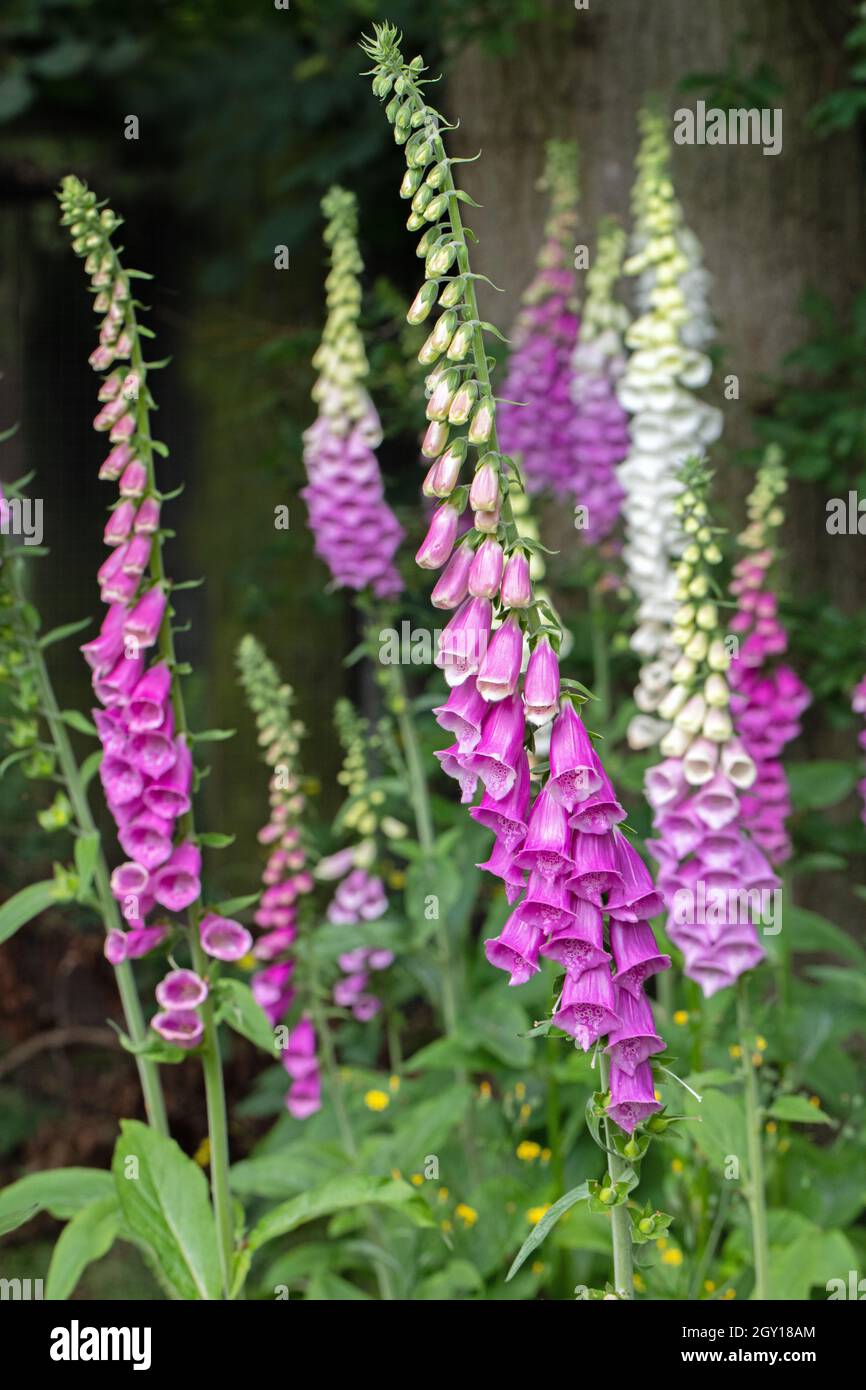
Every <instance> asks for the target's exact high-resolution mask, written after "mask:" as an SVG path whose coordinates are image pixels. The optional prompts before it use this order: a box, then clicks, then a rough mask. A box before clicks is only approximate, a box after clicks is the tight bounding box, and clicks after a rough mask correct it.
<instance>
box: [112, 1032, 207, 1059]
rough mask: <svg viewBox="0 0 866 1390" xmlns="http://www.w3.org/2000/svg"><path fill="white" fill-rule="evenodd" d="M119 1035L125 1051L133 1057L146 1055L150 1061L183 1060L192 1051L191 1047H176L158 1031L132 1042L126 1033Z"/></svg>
mask: <svg viewBox="0 0 866 1390" xmlns="http://www.w3.org/2000/svg"><path fill="white" fill-rule="evenodd" d="M119 1036H120V1046H121V1047H122V1048H123V1050H124V1051H125V1052H131V1053H132V1055H133V1056H134V1057H146V1058H147V1059H148V1061H151V1062H163V1063H166V1062H169V1063H173V1064H174V1063H177V1062H183V1061H185V1060H186V1058H187V1057H188V1056H189V1055H190V1052H191V1051H194V1049H192V1048H187V1047H178V1045H177V1043H170V1042H166V1041H165V1039H164V1038H161V1037H160V1036H159V1034H158V1033H152V1032H151V1033H148V1035H147V1037H146V1038H144V1039H143V1040H142V1041H141V1042H133V1040H132V1038H130V1037H129V1036H128V1035H127V1034H126V1033H121V1034H120V1035H119Z"/></svg>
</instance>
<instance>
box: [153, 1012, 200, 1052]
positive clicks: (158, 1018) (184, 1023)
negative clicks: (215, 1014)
mask: <svg viewBox="0 0 866 1390" xmlns="http://www.w3.org/2000/svg"><path fill="white" fill-rule="evenodd" d="M150 1026H151V1028H152V1029H153V1030H154V1032H155V1033H159V1036H160V1037H161V1038H164V1039H165V1041H166V1042H168V1043H174V1045H175V1047H198V1045H199V1043H200V1042H201V1040H202V1038H203V1037H204V1023H203V1021H202V1019H200V1018H199V1016H198V1014H197V1013H196V1012H195V1010H194V1009H171V1010H169V1011H166V1012H165V1013H159V1014H154V1016H153V1018H152V1019H151V1020H150Z"/></svg>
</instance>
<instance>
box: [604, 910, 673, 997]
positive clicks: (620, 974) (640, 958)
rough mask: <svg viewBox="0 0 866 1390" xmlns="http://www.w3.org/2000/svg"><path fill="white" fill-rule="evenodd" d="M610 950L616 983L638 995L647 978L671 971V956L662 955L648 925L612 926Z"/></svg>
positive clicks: (617, 924)
mask: <svg viewBox="0 0 866 1390" xmlns="http://www.w3.org/2000/svg"><path fill="white" fill-rule="evenodd" d="M610 949H611V950H612V952H613V959H614V963H615V965H616V976H615V978H616V983H617V985H618V986H619V988H620V989H625V990H628V992H629V994H637V993H638V992H639V991H640V990H641V989H642V988H643V984H644V981H645V980H648V979H649V977H650V975H657V974H658V972H659V971H660V970H670V966H671V958H670V956H665V955H662V953H661V951H660V950H659V948H658V946H657V945H656V939H655V937H654V936H653V929H652V927H651V926H650V925H649V923H648V922H635V923H631V922H616V921H614V922H611V924H610Z"/></svg>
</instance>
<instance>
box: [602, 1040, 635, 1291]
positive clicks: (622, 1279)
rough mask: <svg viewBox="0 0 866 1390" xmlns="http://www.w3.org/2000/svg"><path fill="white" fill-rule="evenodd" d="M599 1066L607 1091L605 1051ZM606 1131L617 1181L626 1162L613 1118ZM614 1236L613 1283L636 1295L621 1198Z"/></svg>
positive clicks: (612, 1216) (625, 1209) (628, 1227)
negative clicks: (613, 1132) (613, 1131)
mask: <svg viewBox="0 0 866 1390" xmlns="http://www.w3.org/2000/svg"><path fill="white" fill-rule="evenodd" d="M599 1067H600V1072H601V1089H602V1090H603V1091H606V1090H607V1089H608V1086H609V1083H610V1061H609V1059H608V1058H607V1057H606V1056H605V1055H604V1053H603V1052H602V1053H601V1054H600V1056H599ZM604 1135H605V1141H606V1143H607V1147H608V1149H609V1150H611V1152H610V1153H608V1154H606V1155H605V1157H606V1159H607V1166H608V1169H609V1171H610V1176H611V1178H612V1179H613V1181H614V1183H616V1182H618V1181H619V1179H620V1178H621V1177H622V1175H623V1173H624V1172H625V1170H626V1167H627V1164H626V1163H625V1161H624V1160H623V1159H621V1158H620V1156H619V1154H617V1153H614V1152H613V1136H612V1135H611V1122H610V1120H608V1119H605V1121H604ZM610 1226H611V1238H612V1241H613V1284H614V1288H615V1289H616V1291H617V1294H618V1295H619V1297H620V1298H629V1299H631V1298H634V1258H633V1253H632V1240H631V1219H630V1217H629V1214H628V1206H627V1204H626V1203H625V1202H621V1203H620V1204H619V1206H616V1207H613V1208H612V1210H611V1213H610Z"/></svg>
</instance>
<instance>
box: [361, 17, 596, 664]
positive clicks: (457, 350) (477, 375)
mask: <svg viewBox="0 0 866 1390" xmlns="http://www.w3.org/2000/svg"><path fill="white" fill-rule="evenodd" d="M361 47H362V49H363V51H364V52H365V53H366V54H367V56H368V57H369V58H371V59H372V61H373V67H372V69H371V71H370V73H369V75H370V76H371V77H372V79H373V92H374V94H375V95H376V96H378V97H379V99H380V100H381V101H382V102H383V103H384V109H385V115H386V117H387V119H388V121H389V123H390V125H391V127H392V130H393V135H394V140H395V142H396V144H397V145H399V146H401V147H402V149H403V153H404V157H405V161H406V172H405V174H404V176H403V181H402V183H401V186H400V194H401V197H402V198H404V199H405V200H406V201H408V202H409V205H410V206H409V216H408V220H407V224H406V225H407V227H408V229H409V230H410V231H413V232H421V237H420V240H419V241H418V245H417V255H418V257H419V258H420V259H422V260H423V261H424V283H423V284H422V285H421V287H420V289H419V290H418V293H417V294H416V296H415V298H414V300H413V302H412V305H411V307H410V309H409V312H408V315H407V318H408V319H409V322H410V323H414V324H418V323H422V322H425V321H427V320H428V319H429V318H430V316H431V315H432V314H433V311H434V309H435V308H437V307H438V309H439V310H440V313H439V316H438V318H437V319H436V321H435V322H434V323H433V325H432V327H431V330H430V332H429V334H428V336H427V338H426V340H425V342H424V344H423V345H422V347H421V350H420V352H419V353H418V360H419V361H420V362H421V364H422V365H423V366H425V367H427V368H429V369H430V371H429V373H428V376H427V378H426V383H425V386H426V395H427V402H428V404H427V419H428V422H429V424H428V428H427V431H426V434H425V436H424V440H423V442H422V445H421V452H422V454H423V455H424V457H425V458H428V459H431V460H436V461H437V465H441V468H440V470H439V471H440V472H441V473H442V474H443V475H444V476H445V477H447V479H448V485H450V491H449V492H447V494H445V495H443V490H436V489H435V488H434V490H433V491H432V492H431V493H430V495H433V496H436V497H438V498H440V499H441V500H442V501H447V502H449V503H450V504H451V505H452V506H454V507H455V508H456V509H457V510H458V511H462V510H463V509H464V508H465V506H466V504H467V502H468V504H469V506H470V507H472V509H473V512H474V532H471V533H470V539H471V540H473V541H474V540H477V539H481V538H482V537H483V536H485V535H486V536H495V537H496V538H497V539H498V540H499V541H500V543H501V544H502V545H503V548H504V550H505V552H506V554H508V553H509V552H510V551H511V550H512V549H514V547H515V545H516V544H517V543H518V531H517V526H516V524H515V520H514V514H513V509H512V497H513V496H515V495H516V494H517V493H519V492H520V491H522V482H521V479H520V475H519V470H518V469H517V468H516V467H515V465H514V464H513V462H512V461H511V460H510V459H508V458H506V457H505V455H503V454H502V453H501V451H500V448H499V443H498V438H497V431H496V401H495V398H494V395H493V389H492V386H491V381H490V369H491V360H490V358H489V357H488V356H487V352H486V348H485V343H484V335H485V333H487V332H494V333H496V329H494V328H493V326H492V325H491V324H488V323H485V322H483V321H482V320H481V319H480V318H479V314H478V305H477V299H476V293H475V281H476V279H477V278H478V277H477V276H476V275H474V274H473V272H472V270H471V268H470V260H469V247H468V239H467V238H468V233H467V231H466V229H465V228H464V227H463V223H462V218H461V204H462V203H471V201H472V200H471V199H470V198H469V197H468V195H467V194H466V193H464V192H463V191H462V190H461V189H459V188H457V186H456V184H455V181H454V169H455V166H456V165H457V164H458V163H462V162H464V161H462V160H458V159H452V158H449V156H448V154H447V151H446V148H445V145H444V142H443V138H442V137H443V132H444V131H447V130H449V129H453V127H452V126H450V125H449V124H448V123H447V122H446V121H445V119H444V118H443V117H442V115H441V114H440V113H439V112H438V111H437V110H436V109H435V108H434V107H432V106H430V105H428V103H427V101H426V100H425V97H424V88H425V87H426V85H427V83H428V79H426V78H425V77H424V73H425V71H426V68H425V66H424V63H423V60H422V59H421V58H420V57H416V58H413V59H412V61H411V62H409V63H407V62H405V61H404V59H403V57H402V54H401V52H400V35H399V34H398V32H397V30H396V29H395V28H394V27H393V26H391V25H388V24H383V25H376V26H375V32H374V35H373V37H372V38H369V39H364V41H363V42H362V44H361ZM575 168H576V158H575V157H574V153H573V150H572V149H571V148H570V147H568V146H566V145H562V144H559V145H556V146H555V147H554V148H553V149H552V150H551V151H550V154H549V159H548V169H547V175H546V178H547V180H548V182H549V187H550V192H551V195H552V199H553V204H554V210H553V214H552V221H551V224H550V225H551V228H552V229H553V231H554V233H555V236H556V239H557V245H558V246H559V248H560V249H559V250H558V251H557V255H558V256H561V255H562V253H563V250H564V248H565V247H566V246H570V244H571V241H572V239H573V217H574V214H573V205H574V200H575V195H576V186H575V177H576V175H575ZM497 336H501V335H497ZM473 450H475V451H476V452H475V454H473V453H472V451H473ZM443 456H444V461H443ZM467 458H469V459H473V460H474V468H475V472H476V474H477V473H478V470H479V469H480V468H481V467H482V466H483V467H484V468H485V469H486V470H487V472H489V471H490V470H491V469H492V470H493V471H494V474H495V479H496V500H495V503H494V505H493V506H492V507H490V506H489V505H484V506H483V507H481V506H479V507H476V506H475V505H474V501H473V497H472V492H471V489H469V490H467V487H466V485H465V484H463V485H461V484H460V481H459V477H458V476H455V475H456V473H457V470H456V468H454V464H455V463H456V464H457V465H458V466H462V465H463V463H464V462H465V461H466V459H467ZM434 471H435V469H431V474H433V473H434ZM428 476H430V475H428ZM432 486H433V484H432V483H431V487H432ZM437 486H438V481H437ZM480 491H481V489H480V488H479V489H478V490H477V491H476V496H477V495H479V493H480ZM488 492H489V489H487V488H485V495H487V494H488ZM538 603H539V598H538V596H536V598H535V599H534V600H533V604H532V605H531V606H530V608H529V609H528V610H527V621H528V624H529V627H530V629H531V630H532V631H539V630H540V629H541V628H542V627H546V626H547V625H548V623H547V618H546V617H545V616H542V614H541V613H540V612H539V611H538ZM554 640H561V638H560V636H559V634H556V635H555V636H554Z"/></svg>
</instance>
